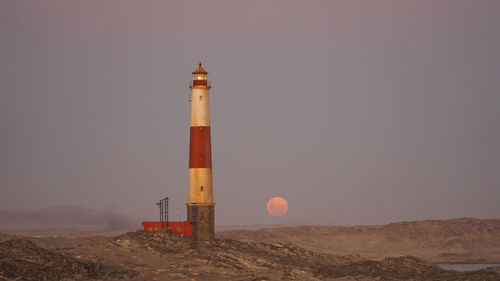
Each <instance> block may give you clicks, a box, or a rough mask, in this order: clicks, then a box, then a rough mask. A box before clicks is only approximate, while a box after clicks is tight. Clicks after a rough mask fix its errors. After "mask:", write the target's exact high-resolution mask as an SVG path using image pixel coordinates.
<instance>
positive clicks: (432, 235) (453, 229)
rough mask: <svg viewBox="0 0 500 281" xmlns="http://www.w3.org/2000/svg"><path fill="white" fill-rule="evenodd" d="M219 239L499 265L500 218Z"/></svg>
mask: <svg viewBox="0 0 500 281" xmlns="http://www.w3.org/2000/svg"><path fill="white" fill-rule="evenodd" d="M217 237H221V238H231V239H237V240H243V241H253V242H276V241H287V242H291V243H294V244H297V245H300V246H302V247H305V248H307V249H309V250H313V251H319V252H324V253H333V254H354V253H357V254H360V255H361V256H364V257H368V258H371V259H381V258H384V257H388V256H399V255H415V256H419V257H422V258H424V259H428V260H430V261H433V262H493V263H500V219H474V218H460V219H450V220H426V221H414V222H397V223H391V224H387V225H376V226H353V227H341V226H296V227H278V228H261V229H259V230H227V231H220V232H218V233H217Z"/></svg>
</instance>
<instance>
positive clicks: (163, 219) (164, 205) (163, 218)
mask: <svg viewBox="0 0 500 281" xmlns="http://www.w3.org/2000/svg"><path fill="white" fill-rule="evenodd" d="M156 206H158V208H160V224H161V228H162V229H163V228H166V229H168V196H165V197H164V198H162V199H160V202H158V203H156ZM165 223H166V225H165Z"/></svg>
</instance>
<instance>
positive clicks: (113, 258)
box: [0, 231, 500, 281]
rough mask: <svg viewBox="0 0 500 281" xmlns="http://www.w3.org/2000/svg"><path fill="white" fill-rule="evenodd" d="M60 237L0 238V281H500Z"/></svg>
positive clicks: (230, 250)
mask: <svg viewBox="0 0 500 281" xmlns="http://www.w3.org/2000/svg"><path fill="white" fill-rule="evenodd" d="M57 239H58V238H30V239H27V238H24V237H8V236H3V238H2V240H3V242H1V243H0V280H242V281H243V280H478V281H479V280H486V281H488V280H497V281H498V280H500V273H498V272H495V271H494V270H493V269H492V270H481V271H475V272H467V273H462V272H456V271H446V270H442V269H440V268H439V267H436V266H434V265H433V264H431V263H428V262H426V261H424V260H422V259H419V258H416V257H411V256H401V257H393V258H386V259H383V260H379V261H374V260H368V259H365V258H362V257H360V256H357V255H333V254H326V253H317V252H313V251H310V250H307V249H304V248H301V247H298V246H296V245H294V244H292V243H288V242H286V243H283V242H281V243H262V242H244V241H237V240H231V239H216V240H214V241H207V242H198V243H196V242H194V241H192V240H191V239H189V238H187V237H181V236H176V235H168V234H167V233H164V232H160V233H149V232H145V231H136V232H129V233H126V234H123V235H120V236H116V237H114V238H106V237H94V238H91V237H87V238H85V239H83V238H65V239H63V240H61V243H58V240H57ZM497 270H498V269H497Z"/></svg>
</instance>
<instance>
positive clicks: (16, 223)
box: [0, 206, 141, 232]
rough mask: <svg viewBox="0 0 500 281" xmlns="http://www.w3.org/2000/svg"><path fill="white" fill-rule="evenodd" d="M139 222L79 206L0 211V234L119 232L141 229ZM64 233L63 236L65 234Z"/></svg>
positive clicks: (138, 220) (112, 213) (138, 219)
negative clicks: (21, 232)
mask: <svg viewBox="0 0 500 281" xmlns="http://www.w3.org/2000/svg"><path fill="white" fill-rule="evenodd" d="M140 222H141V219H140V218H136V217H131V216H124V215H120V214H118V213H114V212H106V211H99V210H92V209H87V208H83V207H76V206H54V207H49V208H45V209H42V210H39V211H0V231H5V230H11V231H12V230H27V229H30V230H35V229H38V230H40V229H60V230H61V231H62V230H64V231H66V232H67V230H68V229H73V230H80V231H82V230H93V231H116V230H136V229H138V228H140ZM64 231H63V232H64Z"/></svg>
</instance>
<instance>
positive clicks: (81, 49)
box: [0, 0, 500, 225]
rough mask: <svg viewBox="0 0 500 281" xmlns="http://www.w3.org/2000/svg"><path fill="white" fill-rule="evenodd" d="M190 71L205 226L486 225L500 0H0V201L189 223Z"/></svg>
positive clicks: (495, 148)
mask: <svg viewBox="0 0 500 281" xmlns="http://www.w3.org/2000/svg"><path fill="white" fill-rule="evenodd" d="M199 61H202V62H203V63H204V67H205V68H206V69H207V71H208V72H209V73H210V74H209V80H211V81H212V85H213V88H212V90H211V98H212V99H211V110H212V112H211V118H212V144H213V148H212V153H213V171H214V197H215V201H216V203H217V205H216V223H217V224H264V223H265V224H267V223H279V224H306V223H311V224H346V225H350V224H372V223H387V222H391V221H396V220H416V219H434V218H452V217H464V216H472V217H480V218H491V217H497V218H498V217H500V202H499V201H500V1H498V0H491V1H483V0H474V1H473V0H469V1H460V0H447V1H434V0H427V1H425V0H418V1H416V0H415V1H401V0H392V1H387V0H383V1H382V0H379V1H374V0H366V1H355V0H345V1H333V0H332V1H327V0H323V1H311V0H308V1H291V0H281V1H270V0H265V1H235V0H227V1H220V0H217V1H186V0H183V1H101V0H99V1H87V0H86V1H67V0H61V1H20V0H16V1H7V0H0V134H1V135H0V188H1V195H0V209H14V210H36V209H39V208H44V207H48V206H52V205H80V206H84V207H89V208H96V209H105V208H110V207H113V206H114V207H116V208H118V209H119V210H120V211H121V212H122V213H125V214H129V215H136V216H140V217H143V218H146V219H157V217H158V210H157V207H156V205H155V203H156V201H157V199H159V198H160V197H162V196H164V195H165V194H168V195H169V196H170V198H171V206H172V207H171V208H170V211H171V213H173V215H172V216H173V217H175V218H176V217H177V215H175V212H176V211H177V210H180V211H181V212H182V217H183V218H185V214H186V210H185V209H186V207H185V202H186V201H187V180H188V150H189V135H188V133H189V117H190V113H189V109H190V104H189V103H188V98H187V95H188V93H189V88H188V81H189V80H190V79H191V72H192V71H193V70H194V69H195V68H196V66H197V63H198V62H199ZM272 196H282V197H284V198H286V199H287V200H288V202H289V212H288V214H287V215H285V216H283V217H278V218H276V217H271V216H270V215H268V214H267V213H266V211H265V205H266V202H267V200H268V199H269V198H270V197H272Z"/></svg>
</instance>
